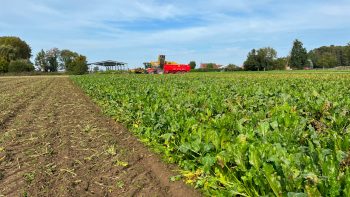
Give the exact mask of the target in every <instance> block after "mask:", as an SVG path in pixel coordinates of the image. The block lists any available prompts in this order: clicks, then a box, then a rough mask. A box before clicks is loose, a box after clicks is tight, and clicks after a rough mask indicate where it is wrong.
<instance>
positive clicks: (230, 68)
mask: <svg viewBox="0 0 350 197" xmlns="http://www.w3.org/2000/svg"><path fill="white" fill-rule="evenodd" d="M224 70H225V71H239V70H242V68H241V67H239V66H237V65H235V64H229V65H227V66H226V67H225V69H224Z"/></svg>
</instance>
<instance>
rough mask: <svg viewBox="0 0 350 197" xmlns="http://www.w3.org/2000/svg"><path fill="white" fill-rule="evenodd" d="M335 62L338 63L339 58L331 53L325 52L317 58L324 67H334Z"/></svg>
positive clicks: (319, 64) (318, 63)
mask: <svg viewBox="0 0 350 197" xmlns="http://www.w3.org/2000/svg"><path fill="white" fill-rule="evenodd" d="M335 64H337V59H336V57H334V56H333V55H332V54H330V53H326V54H324V55H323V56H322V57H321V58H319V59H318V60H317V65H318V66H320V67H322V68H332V67H334V65H335Z"/></svg>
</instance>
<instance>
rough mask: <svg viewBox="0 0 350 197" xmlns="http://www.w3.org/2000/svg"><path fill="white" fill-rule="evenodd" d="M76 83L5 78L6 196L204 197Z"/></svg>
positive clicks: (0, 175) (2, 192)
mask: <svg viewBox="0 0 350 197" xmlns="http://www.w3.org/2000/svg"><path fill="white" fill-rule="evenodd" d="M175 170H176V167H175V166H172V165H167V164H165V163H163V162H162V161H161V160H160V159H159V156H158V155H155V154H153V153H151V152H150V151H149V150H148V149H147V148H146V147H145V146H144V145H143V144H141V143H140V142H139V141H138V140H137V138H135V137H134V136H133V135H132V134H131V133H130V132H129V131H127V130H126V129H125V128H124V127H123V126H122V125H120V124H118V123H115V122H114V121H113V120H111V119H110V118H108V117H106V116H104V115H103V114H102V113H101V111H100V109H99V108H97V107H96V106H95V105H94V103H93V102H91V101H90V99H89V98H88V97H87V96H86V95H84V93H83V92H82V91H81V90H80V89H79V88H78V87H76V86H75V85H74V84H73V83H72V82H71V80H70V79H69V78H68V77H62V76H59V77H57V76H50V77H12V78H11V77H10V78H0V196H200V193H199V192H198V191H196V190H194V189H193V188H191V187H189V186H187V185H185V184H184V183H183V182H182V181H177V182H171V181H170V180H169V178H170V177H171V176H173V175H176V174H177V173H176V171H175Z"/></svg>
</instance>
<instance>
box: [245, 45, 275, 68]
mask: <svg viewBox="0 0 350 197" xmlns="http://www.w3.org/2000/svg"><path fill="white" fill-rule="evenodd" d="M276 56H277V52H276V50H275V49H273V48H271V47H265V48H261V49H259V50H255V49H253V50H252V51H251V52H249V53H248V56H247V60H246V61H245V62H244V70H252V71H259V70H271V69H273V61H274V59H275V58H276Z"/></svg>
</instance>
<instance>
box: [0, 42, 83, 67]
mask: <svg viewBox="0 0 350 197" xmlns="http://www.w3.org/2000/svg"><path fill="white" fill-rule="evenodd" d="M31 57H32V50H31V47H30V46H29V45H28V44H27V43H26V42H25V41H23V40H21V39H20V38H18V37H12V36H3V37H0V73H8V72H10V73H18V72H33V71H35V69H37V70H38V71H39V72H47V73H48V72H58V71H59V70H60V69H61V70H65V71H66V72H68V73H71V74H84V73H86V72H87V71H88V66H87V61H86V57H85V56H84V55H81V54H78V53H76V52H74V51H70V50H68V49H64V50H59V49H57V48H52V49H49V50H46V51H44V50H43V49H42V50H41V51H40V52H39V53H38V54H37V55H36V57H35V61H34V64H33V63H32V62H31V61H30V58H31Z"/></svg>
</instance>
